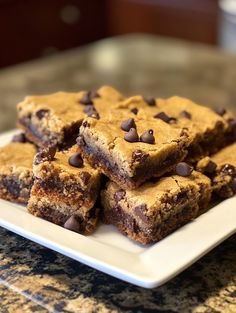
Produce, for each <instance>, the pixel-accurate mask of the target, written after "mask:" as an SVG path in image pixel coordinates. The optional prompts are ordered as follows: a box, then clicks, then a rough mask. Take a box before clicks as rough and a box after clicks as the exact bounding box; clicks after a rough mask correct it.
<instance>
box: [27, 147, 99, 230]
mask: <svg viewBox="0 0 236 313" xmlns="http://www.w3.org/2000/svg"><path fill="white" fill-rule="evenodd" d="M76 150H77V147H75V146H73V147H72V148H70V149H69V150H64V151H61V152H56V153H55V150H53V149H52V148H50V149H45V150H43V151H42V152H40V153H38V154H37V155H36V156H35V160H34V166H33V173H34V177H35V180H34V185H33V187H32V191H31V196H30V200H29V203H28V207H27V208H28V211H29V212H30V213H32V214H33V215H35V216H38V217H41V218H44V219H46V220H48V221H51V222H53V223H55V224H58V225H61V226H64V227H66V228H69V229H71V230H74V231H77V232H79V233H82V234H89V233H91V232H92V231H93V230H94V228H95V226H96V223H97V218H98V213H99V212H98V209H96V208H94V205H95V202H96V199H97V196H98V193H99V187H100V178H101V175H100V173H99V172H98V171H97V170H96V169H93V168H92V167H91V166H90V165H88V164H87V163H86V162H84V161H83V160H82V159H81V156H80V154H79V153H77V152H76Z"/></svg>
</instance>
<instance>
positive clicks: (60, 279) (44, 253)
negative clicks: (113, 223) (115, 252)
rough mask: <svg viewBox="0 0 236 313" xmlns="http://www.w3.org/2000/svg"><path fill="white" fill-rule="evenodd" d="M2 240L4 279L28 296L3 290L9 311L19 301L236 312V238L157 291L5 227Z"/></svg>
mask: <svg viewBox="0 0 236 313" xmlns="http://www.w3.org/2000/svg"><path fill="white" fill-rule="evenodd" d="M0 236H1V253H0V264H1V266H0V280H1V281H2V282H3V284H5V285H7V286H10V288H13V291H14V292H19V293H21V294H22V295H23V296H24V297H25V299H24V298H18V297H17V296H16V295H15V293H14V294H13V295H12V294H8V293H4V290H1V289H0V295H1V303H2V304H5V305H6V307H7V308H9V309H12V308H15V306H16V308H17V307H19V303H20V304H22V305H24V306H25V308H28V311H29V312H31V310H32V311H33V312H35V311H36V312H37V311H39V312H41V311H40V309H38V305H41V306H42V307H43V308H45V309H48V310H49V311H51V312H67V313H70V312H127V313H128V312H136V313H139V312H147V313H149V312H150V313H151V312H153V313H154V312H157V313H174V312H195V313H218V312H230V313H233V312H236V249H235V245H236V236H233V237H231V238H229V239H228V240H227V241H226V242H225V243H224V244H222V245H220V246H219V247H217V248H216V249H215V250H214V251H212V252H211V253H209V254H208V255H207V256H205V257H204V258H203V259H202V260H200V261H198V262H197V263H196V264H194V265H193V266H191V267H190V268H189V269H187V270H186V271H185V272H184V273H182V274H180V275H179V276H178V277H176V278H175V279H173V280H171V281H170V282H168V283H167V284H165V285H164V286H162V287H159V288H156V289H152V290H148V289H143V288H140V287H135V286H133V285H131V284H128V283H125V282H122V281H120V280H118V279H116V278H112V277H110V276H108V275H106V274H103V273H100V272H98V271H96V270H93V269H91V268H89V267H87V266H85V265H82V264H80V263H78V262H76V261H73V260H71V259H69V258H67V257H65V256H63V255H61V254H59V253H56V252H53V251H51V250H48V249H46V248H44V247H42V246H39V245H38V244H34V243H32V242H30V241H28V240H26V239H24V238H22V237H19V236H16V235H14V234H13V233H11V232H8V231H6V230H3V229H0ZM12 297H13V299H14V302H13V301H12V299H11V298H12ZM30 300H31V301H30ZM12 302H13V303H12ZM34 302H35V303H34ZM33 303H34V304H33ZM12 306H13V307H12ZM3 307H4V306H3ZM34 310H35V311H34ZM0 312H8V311H7V310H6V311H1V309H0ZM22 312H26V311H22ZM42 312H44V311H43V310H42Z"/></svg>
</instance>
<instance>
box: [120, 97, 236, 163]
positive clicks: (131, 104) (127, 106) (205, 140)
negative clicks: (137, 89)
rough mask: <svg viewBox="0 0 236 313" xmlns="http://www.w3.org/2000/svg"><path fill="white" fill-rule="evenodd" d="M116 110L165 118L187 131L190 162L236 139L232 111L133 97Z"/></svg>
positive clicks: (177, 99)
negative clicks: (189, 139) (188, 134)
mask: <svg viewBox="0 0 236 313" xmlns="http://www.w3.org/2000/svg"><path fill="white" fill-rule="evenodd" d="M150 104H152V105H150ZM117 108H120V110H123V111H127V110H129V111H130V112H133V113H134V112H135V114H136V115H137V117H141V118H154V119H162V120H163V121H165V122H166V123H168V124H169V125H171V126H172V127H174V128H187V129H188V131H189V133H190V136H191V137H192V143H191V144H190V145H189V148H188V159H189V160H191V161H196V160H199V159H200V158H201V157H202V156H206V155H208V154H211V153H214V152H216V151H218V150H219V149H220V148H221V147H223V146H225V145H227V144H228V143H229V142H232V141H234V140H235V139H236V121H235V119H234V118H233V116H232V114H231V113H230V112H229V111H227V110H225V109H219V108H216V109H214V110H213V109H211V108H208V107H205V106H202V105H199V104H197V103H194V102H193V101H191V100H189V99H186V98H183V97H178V96H174V97H171V98H167V99H152V101H150V99H149V100H148V101H147V99H145V98H143V97H142V96H134V97H130V98H128V99H125V100H124V101H121V102H120V103H119V104H118V105H117Z"/></svg>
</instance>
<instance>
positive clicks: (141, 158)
mask: <svg viewBox="0 0 236 313" xmlns="http://www.w3.org/2000/svg"><path fill="white" fill-rule="evenodd" d="M148 156H149V154H148V153H145V152H143V151H142V150H135V151H134V152H133V154H132V159H133V162H139V163H143V162H145V161H146V159H147V158H148Z"/></svg>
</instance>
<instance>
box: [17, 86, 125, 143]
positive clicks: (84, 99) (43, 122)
mask: <svg viewBox="0 0 236 313" xmlns="http://www.w3.org/2000/svg"><path fill="white" fill-rule="evenodd" d="M121 99H122V95H121V94H120V93H119V92H118V91H116V90H115V89H113V88H112V87H108V86H104V87H101V88H100V89H98V90H97V91H96V92H91V91H89V92H85V91H81V92H77V93H69V92H57V93H54V94H50V95H42V96H28V97H26V98H25V99H24V101H22V102H20V103H19V104H18V105H17V111H18V122H17V126H18V127H20V128H21V129H23V131H24V132H25V135H26V137H27V138H28V139H29V140H30V141H32V142H34V143H35V144H36V145H37V146H39V147H42V148H44V147H47V146H49V145H50V146H51V145H56V146H58V147H59V148H65V147H69V146H72V145H73V144H75V139H76V137H77V136H78V133H79V127H80V125H81V123H82V120H83V119H84V118H85V117H86V116H92V117H94V118H100V116H101V115H102V114H105V112H107V111H108V110H109V109H110V107H111V106H112V103H116V102H117V101H120V100H121Z"/></svg>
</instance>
